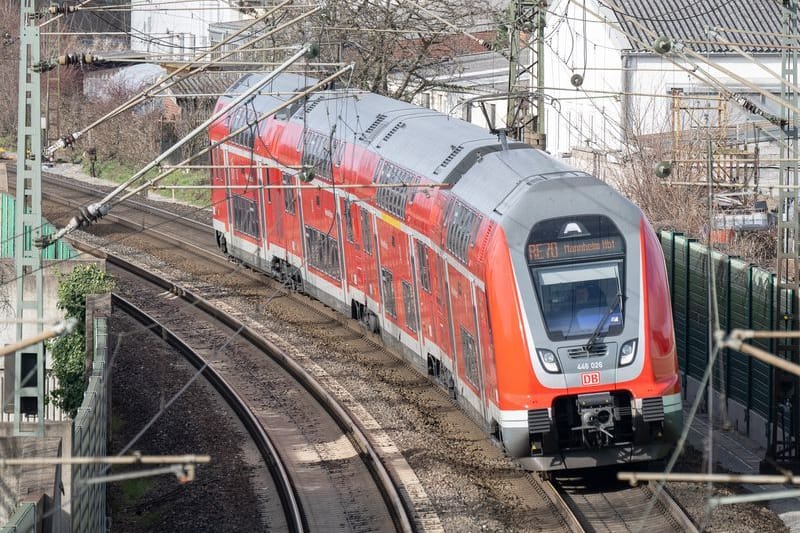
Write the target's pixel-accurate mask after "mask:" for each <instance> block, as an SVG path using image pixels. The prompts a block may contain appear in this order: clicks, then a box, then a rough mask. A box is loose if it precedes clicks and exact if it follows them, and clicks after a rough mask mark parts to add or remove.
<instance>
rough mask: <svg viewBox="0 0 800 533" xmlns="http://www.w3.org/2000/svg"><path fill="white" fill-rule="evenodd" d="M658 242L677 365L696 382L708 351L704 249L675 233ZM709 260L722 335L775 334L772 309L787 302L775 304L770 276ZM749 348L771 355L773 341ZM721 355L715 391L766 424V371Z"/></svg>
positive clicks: (728, 353)
mask: <svg viewBox="0 0 800 533" xmlns="http://www.w3.org/2000/svg"><path fill="white" fill-rule="evenodd" d="M660 238H661V245H662V247H663V249H664V257H665V259H666V262H667V274H668V276H669V280H670V287H671V294H672V313H673V317H674V322H675V337H676V342H677V347H678V362H679V364H680V367H681V370H682V371H683V372H684V373H685V375H686V376H690V377H692V378H695V379H697V380H700V379H701V378H702V376H703V373H704V372H705V369H706V365H707V364H708V355H709V345H710V343H709V329H710V328H709V322H708V317H709V304H708V302H709V301H710V300H709V297H708V296H709V293H708V290H709V282H708V281H709V280H708V273H707V269H708V265H709V261H708V259H709V253H708V248H707V247H706V246H704V245H702V244H700V243H698V242H696V241H695V240H693V239H690V238H688V237H685V236H684V235H682V234H680V233H673V232H668V231H662V232H661V233H660ZM711 257H712V259H713V262H714V274H715V277H714V279H715V282H716V295H717V298H716V303H717V306H718V311H719V318H720V326H721V327H722V328H723V329H724V330H726V331H730V330H731V329H734V328H742V329H761V330H774V329H776V324H775V316H776V313H775V308H776V306H780V308H781V311H782V312H787V311H788V309H787V303H788V302H791V298H788V296H789V295H788V294H787V293H786V292H785V291H784V293H783V294H781V295H780V296H781V297H780V298H778V291H777V290H776V283H775V275H774V274H772V273H770V272H768V271H766V270H764V269H761V268H758V267H756V266H753V265H750V264H748V263H746V262H745V261H742V260H741V259H739V258H736V257H730V256H727V255H725V254H721V253H719V252H716V251H712V253H711ZM777 326H778V327H780V326H781V325H780V324H778V325H777ZM753 344H754V345H756V346H759V347H761V348H764V349H766V350H769V351H771V352H773V353H774V352H775V345H774V341H771V340H769V339H764V340H755V341H753ZM720 355H721V357H719V358H718V360H719V361H720V362H719V365H720V366H721V368H722V374H723V377H724V379H723V380H719V379H715V381H714V388H715V389H716V390H717V391H720V392H722V391H724V392H725V393H726V395H727V396H728V398H730V399H732V400H735V401H736V402H738V403H739V404H741V405H742V406H743V407H745V408H746V409H748V410H751V411H753V412H755V413H757V414H759V415H761V416H762V417H764V419H765V420H767V421H770V420H771V416H772V408H771V407H772V405H771V403H772V394H771V391H772V373H771V369H770V367H769V365H767V364H765V363H762V362H760V361H758V360H755V359H753V358H751V357H747V356H745V355H743V354H742V353H740V352H737V351H735V350H730V349H725V350H724V351H723V352H722V353H721V354H720ZM718 375H719V369H715V378H716V377H717V376H718Z"/></svg>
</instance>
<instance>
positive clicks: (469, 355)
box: [461, 326, 478, 387]
mask: <svg viewBox="0 0 800 533" xmlns="http://www.w3.org/2000/svg"><path fill="white" fill-rule="evenodd" d="M461 350H462V353H463V354H464V373H465V374H466V376H467V379H468V380H469V381H470V382H471V383H472V384H473V385H475V386H476V387H477V386H478V352H477V350H476V349H475V337H473V336H472V335H471V334H470V332H469V331H467V330H466V329H465V328H464V327H463V326H462V327H461Z"/></svg>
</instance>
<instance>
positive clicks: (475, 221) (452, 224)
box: [445, 201, 480, 263]
mask: <svg viewBox="0 0 800 533" xmlns="http://www.w3.org/2000/svg"><path fill="white" fill-rule="evenodd" d="M479 224H480V217H479V216H478V214H477V213H475V211H473V210H472V209H470V208H469V207H467V206H465V205H464V204H462V203H461V202H457V201H454V202H453V206H452V209H451V210H450V220H449V222H448V223H447V236H446V239H445V245H446V247H447V250H448V251H450V252H451V253H452V254H453V255H455V256H456V257H457V258H458V259H460V260H461V261H462V262H464V263H466V262H467V256H468V252H469V247H470V245H471V244H473V242H474V240H475V236H476V235H477V229H478V225H479Z"/></svg>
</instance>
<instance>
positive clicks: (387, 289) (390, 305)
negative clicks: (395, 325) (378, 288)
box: [381, 268, 397, 318]
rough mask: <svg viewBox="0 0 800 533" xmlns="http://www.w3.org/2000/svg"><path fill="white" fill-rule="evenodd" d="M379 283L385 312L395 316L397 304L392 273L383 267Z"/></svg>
mask: <svg viewBox="0 0 800 533" xmlns="http://www.w3.org/2000/svg"><path fill="white" fill-rule="evenodd" d="M381 285H382V286H383V306H384V308H385V309H386V314H387V315H389V316H390V317H392V318H397V305H396V302H395V299H394V284H393V282H392V273H391V272H390V271H389V270H386V269H385V268H382V269H381Z"/></svg>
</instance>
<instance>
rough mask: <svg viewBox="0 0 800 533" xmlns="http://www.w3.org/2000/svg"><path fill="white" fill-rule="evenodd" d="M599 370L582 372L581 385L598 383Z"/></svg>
mask: <svg viewBox="0 0 800 533" xmlns="http://www.w3.org/2000/svg"><path fill="white" fill-rule="evenodd" d="M599 384H600V372H584V373H583V374H581V385H599Z"/></svg>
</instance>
